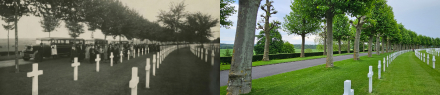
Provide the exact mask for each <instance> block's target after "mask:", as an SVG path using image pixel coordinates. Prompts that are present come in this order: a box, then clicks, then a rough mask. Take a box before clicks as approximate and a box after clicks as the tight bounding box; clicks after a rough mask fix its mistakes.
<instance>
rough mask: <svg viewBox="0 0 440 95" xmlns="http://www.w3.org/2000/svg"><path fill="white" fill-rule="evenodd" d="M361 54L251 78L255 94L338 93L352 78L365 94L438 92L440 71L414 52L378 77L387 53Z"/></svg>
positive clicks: (357, 90)
mask: <svg viewBox="0 0 440 95" xmlns="http://www.w3.org/2000/svg"><path fill="white" fill-rule="evenodd" d="M389 54H390V53H385V54H381V55H374V56H373V57H371V58H369V57H368V56H362V57H360V58H361V60H359V61H355V60H352V59H347V60H342V61H337V62H334V67H332V68H325V64H323V65H318V66H313V67H309V68H305V69H300V70H296V71H291V72H286V73H282V74H277V75H273V76H268V77H263V78H259V79H254V80H252V92H250V93H249V94H254V95H267V94H270V95H337V94H343V86H344V85H343V84H344V81H345V80H351V81H352V84H351V86H352V89H354V91H355V94H358V95H365V94H374V95H408V94H412V95H439V94H440V90H438V89H440V73H439V71H436V70H434V69H432V68H430V67H429V66H428V65H426V63H423V62H421V61H420V60H419V59H417V58H416V57H415V56H414V53H413V52H409V53H405V54H402V55H400V56H399V57H397V58H396V59H395V60H394V61H393V62H392V63H391V64H390V67H388V68H386V72H382V79H378V76H377V75H378V74H377V72H378V68H377V64H378V60H382V59H383V58H384V57H385V56H386V55H389ZM368 66H373V71H374V75H373V92H372V93H368V77H367V73H368ZM226 88H227V86H222V87H220V95H225V94H226Z"/></svg>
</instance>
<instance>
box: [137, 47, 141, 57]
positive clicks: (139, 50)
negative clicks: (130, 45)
mask: <svg viewBox="0 0 440 95" xmlns="http://www.w3.org/2000/svg"><path fill="white" fill-rule="evenodd" d="M139 52H141V49H138V57H139V54H140V53H139Z"/></svg>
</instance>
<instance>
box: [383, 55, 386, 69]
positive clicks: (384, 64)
mask: <svg viewBox="0 0 440 95" xmlns="http://www.w3.org/2000/svg"><path fill="white" fill-rule="evenodd" d="M385 61H386V60H385V58H383V72H385V68H386V67H385V66H386V63H385Z"/></svg>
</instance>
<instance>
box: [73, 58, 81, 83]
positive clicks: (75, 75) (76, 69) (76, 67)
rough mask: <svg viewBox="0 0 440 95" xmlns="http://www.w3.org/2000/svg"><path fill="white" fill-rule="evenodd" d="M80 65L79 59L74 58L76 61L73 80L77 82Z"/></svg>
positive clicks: (74, 62)
mask: <svg viewBox="0 0 440 95" xmlns="http://www.w3.org/2000/svg"><path fill="white" fill-rule="evenodd" d="M79 65H80V63H79V62H78V57H75V58H74V61H73V63H72V67H73V80H74V81H76V80H78V66H79Z"/></svg>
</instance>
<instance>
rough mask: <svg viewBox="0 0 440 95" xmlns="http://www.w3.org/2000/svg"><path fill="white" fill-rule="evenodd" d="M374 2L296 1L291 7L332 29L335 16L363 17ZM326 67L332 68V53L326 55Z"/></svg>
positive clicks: (366, 0) (328, 34)
mask: <svg viewBox="0 0 440 95" xmlns="http://www.w3.org/2000/svg"><path fill="white" fill-rule="evenodd" d="M373 2H374V0H349V1H338V0H296V1H295V2H294V3H293V4H292V6H294V8H295V10H301V11H300V12H301V14H305V15H307V17H309V18H325V19H326V22H327V27H333V26H332V23H333V17H334V16H335V15H336V14H345V12H348V13H350V14H351V15H352V16H355V15H364V14H365V13H367V12H369V9H370V8H371V7H372V5H373V4H372V3H373ZM327 36H328V38H327V47H328V51H329V52H331V51H333V48H332V47H333V43H332V40H333V28H327ZM326 67H333V53H327V60H326Z"/></svg>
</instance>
